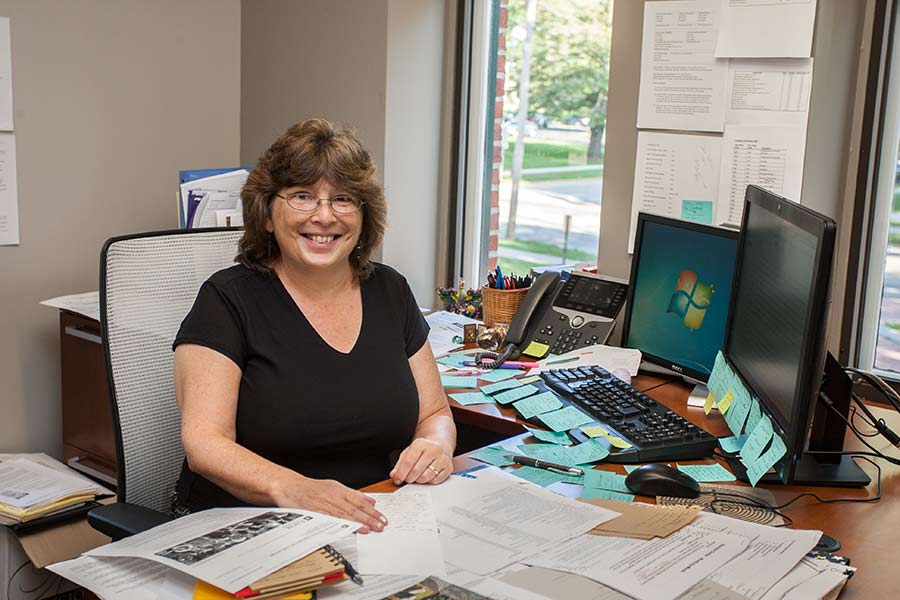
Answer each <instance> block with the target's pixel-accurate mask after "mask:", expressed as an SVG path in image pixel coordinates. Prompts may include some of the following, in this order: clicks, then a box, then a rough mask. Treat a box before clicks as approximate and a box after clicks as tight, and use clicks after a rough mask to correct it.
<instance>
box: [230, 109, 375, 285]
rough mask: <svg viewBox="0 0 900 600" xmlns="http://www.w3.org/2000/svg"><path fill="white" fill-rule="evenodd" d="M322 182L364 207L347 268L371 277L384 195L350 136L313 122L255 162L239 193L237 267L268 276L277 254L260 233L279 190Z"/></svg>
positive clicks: (270, 240) (271, 240)
mask: <svg viewBox="0 0 900 600" xmlns="http://www.w3.org/2000/svg"><path fill="white" fill-rule="evenodd" d="M320 179H325V180H326V181H328V182H329V183H330V184H331V185H333V186H335V187H339V188H342V189H343V190H344V191H346V192H347V193H348V194H350V195H352V196H353V197H355V198H357V199H359V200H361V201H363V202H365V204H364V205H363V206H362V208H360V210H361V211H362V218H363V222H362V232H361V233H360V236H359V243H358V244H357V246H356V249H355V250H354V251H353V252H352V253H351V254H350V266H351V267H352V268H353V270H354V271H355V272H356V273H357V275H358V276H359V277H360V278H365V277H367V276H368V275H369V273H371V271H372V265H371V263H370V262H369V258H370V257H371V256H372V252H373V251H374V250H375V248H376V247H377V246H378V244H380V243H381V240H382V238H383V237H384V228H385V224H386V222H387V205H386V203H385V200H384V191H383V190H382V189H381V186H380V185H379V184H378V181H377V179H376V177H375V161H373V160H372V155H371V154H369V152H368V151H367V150H366V149H365V148H363V146H362V143H360V141H359V138H357V137H356V133H355V132H354V131H353V130H351V129H349V128H345V127H340V126H335V125H333V124H331V123H330V122H328V121H326V120H325V119H321V118H314V119H307V120H305V121H301V122H300V123H297V124H296V125H293V126H291V127H290V128H289V129H288V130H287V131H286V132H285V133H284V134H283V135H282V136H281V137H280V138H278V139H277V140H275V143H273V144H272V145H271V146H270V147H269V149H268V150H266V151H265V152H264V153H263V155H262V156H260V157H259V161H258V162H257V163H256V167H254V169H253V170H252V171H251V172H250V175H249V176H248V177H247V181H246V183H244V188H243V189H242V190H241V203H242V204H243V207H244V235H243V237H242V238H241V241H240V244H239V245H238V255H237V257H236V260H237V261H238V262H240V263H241V264H242V265H244V266H246V267H249V268H251V269H255V270H257V271H262V272H266V273H269V272H271V271H272V266H271V265H272V261H273V260H274V259H276V258H277V257H278V256H279V255H280V253H281V251H280V249H279V248H278V243H277V242H276V241H275V239H274V236H273V235H272V234H271V233H269V232H268V231H267V230H266V223H267V222H268V221H269V219H270V218H271V216H272V202H273V201H274V200H275V198H276V196H275V194H277V193H278V192H279V191H280V190H283V189H284V188H288V187H292V186H300V185H303V186H306V185H313V184H315V183H316V182H317V181H319V180H320Z"/></svg>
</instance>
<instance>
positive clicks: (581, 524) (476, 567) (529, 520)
mask: <svg viewBox="0 0 900 600" xmlns="http://www.w3.org/2000/svg"><path fill="white" fill-rule="evenodd" d="M498 473H500V471H499V469H495V468H493V467H489V468H485V469H481V470H479V471H477V472H475V473H474V474H473V476H474V477H473V478H459V477H451V478H450V479H449V480H448V481H447V482H445V483H443V484H441V485H439V486H433V487H432V488H431V494H432V500H433V501H434V509H435V513H436V515H437V520H438V524H439V526H440V536H441V544H442V546H443V550H444V559H445V560H446V561H447V562H448V563H450V564H452V565H454V566H456V567H458V568H460V569H464V570H466V571H470V572H472V573H477V574H479V575H488V574H490V573H493V572H494V571H497V570H498V569H501V568H503V567H506V566H508V565H511V564H513V563H516V562H521V561H522V560H523V559H525V558H526V557H528V556H531V555H533V554H536V553H537V554H540V553H542V552H543V551H544V549H545V548H547V547H548V546H551V545H553V544H555V543H557V542H560V541H562V540H567V539H569V538H571V537H573V536H578V535H581V534H583V533H585V532H587V531H589V530H591V529H592V528H593V527H594V526H596V525H599V524H600V523H603V522H606V521H608V520H610V519H612V518H615V517H616V516H618V513H616V512H613V511H610V510H605V509H602V508H600V507H597V506H593V505H590V504H585V503H583V502H578V501H576V500H572V499H570V498H564V497H562V496H558V495H556V494H553V493H552V492H548V491H547V490H545V489H543V488H541V487H538V486H536V485H534V484H532V483H529V482H527V481H524V480H521V479H518V478H514V477H512V476H510V475H505V474H502V473H500V474H499V475H498ZM587 537H594V536H587Z"/></svg>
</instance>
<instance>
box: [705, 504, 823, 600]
mask: <svg viewBox="0 0 900 600" xmlns="http://www.w3.org/2000/svg"><path fill="white" fill-rule="evenodd" d="M700 517H702V518H698V519H697V520H696V521H695V523H694V524H692V526H693V527H694V529H696V530H698V531H707V532H709V534H710V535H713V534H716V533H730V534H733V535H739V536H742V537H743V538H745V539H746V540H747V541H748V542H749V545H748V546H747V549H746V550H745V551H744V552H743V553H742V554H740V555H739V556H738V557H737V558H736V559H735V560H733V561H731V562H730V563H728V564H726V565H725V566H723V567H722V568H721V569H719V570H717V571H716V572H715V573H713V574H712V575H710V577H709V579H711V580H712V581H715V582H716V583H718V584H719V585H722V586H725V587H727V588H728V589H730V590H733V591H735V592H738V593H739V594H742V595H743V596H745V597H747V598H750V599H751V600H759V599H760V598H762V597H763V596H764V594H765V593H766V591H767V590H768V589H769V588H771V587H772V586H773V585H775V583H776V582H778V581H779V580H781V579H782V578H783V577H784V576H785V575H787V574H788V572H790V571H791V569H793V568H794V566H795V565H797V563H799V562H800V561H801V560H802V559H803V557H804V556H806V554H807V553H808V552H809V551H810V550H812V549H813V548H814V547H815V545H816V544H817V543H818V541H819V538H821V537H822V532H821V531H815V530H803V529H785V528H781V527H769V526H768V525H758V524H756V523H749V522H747V521H740V520H738V519H732V518H730V517H724V516H722V515H714V514H710V513H702V514H701V515H700Z"/></svg>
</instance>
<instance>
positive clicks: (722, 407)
mask: <svg viewBox="0 0 900 600" xmlns="http://www.w3.org/2000/svg"><path fill="white" fill-rule="evenodd" d="M733 401H734V392H732V391H731V389H730V388H729V390H728V391H727V392H725V395H724V396H722V399H721V400H719V412H720V413H722V414H723V415H724V414H725V413H727V412H728V407H730V406H731V403H732V402H733Z"/></svg>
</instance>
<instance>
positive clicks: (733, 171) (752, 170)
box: [716, 125, 806, 227]
mask: <svg viewBox="0 0 900 600" xmlns="http://www.w3.org/2000/svg"><path fill="white" fill-rule="evenodd" d="M805 152H806V127H800V126H797V127H777V126H762V125H761V126H754V125H728V126H727V127H726V128H725V136H724V138H723V140H722V171H721V177H720V179H719V200H718V204H717V206H716V223H717V224H719V225H733V226H735V227H737V226H740V224H741V220H742V219H743V215H744V196H745V194H746V192H747V186H748V185H750V184H753V185H757V186H759V187H761V188H764V189H766V190H768V191H770V192H773V193H775V194H778V195H780V196H784V197H785V198H787V199H788V200H793V201H794V202H800V190H801V188H802V186H803V159H804V154H805Z"/></svg>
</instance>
